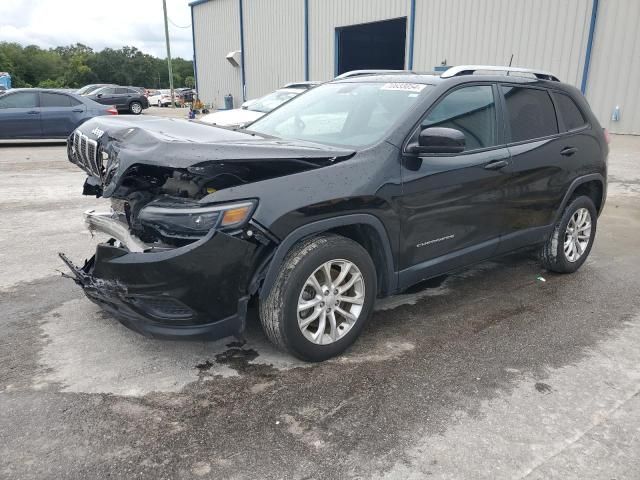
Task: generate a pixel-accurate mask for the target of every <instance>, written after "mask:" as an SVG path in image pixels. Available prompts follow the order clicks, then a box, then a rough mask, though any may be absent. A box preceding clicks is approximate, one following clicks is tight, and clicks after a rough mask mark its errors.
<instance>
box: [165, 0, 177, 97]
mask: <svg viewBox="0 0 640 480" xmlns="http://www.w3.org/2000/svg"><path fill="white" fill-rule="evenodd" d="M162 9H163V10H164V37H165V39H166V40H167V64H168V65H169V88H170V89H171V108H176V99H175V95H174V93H173V68H172V67H171V47H170V46H169V22H168V21H167V0H162Z"/></svg>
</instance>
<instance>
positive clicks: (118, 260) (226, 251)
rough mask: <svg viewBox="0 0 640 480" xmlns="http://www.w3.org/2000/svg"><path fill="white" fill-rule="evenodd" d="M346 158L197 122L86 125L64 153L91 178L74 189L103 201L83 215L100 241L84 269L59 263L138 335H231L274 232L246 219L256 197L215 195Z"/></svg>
mask: <svg viewBox="0 0 640 480" xmlns="http://www.w3.org/2000/svg"><path fill="white" fill-rule="evenodd" d="M351 154H352V152H348V151H327V150H326V149H322V148H318V147H316V146H313V145H304V144H302V145H299V144H287V143H286V142H281V141H277V140H271V139H265V138H256V136H255V135H251V134H247V133H242V132H236V131H233V130H227V129H220V128H216V127H212V126H209V125H203V124H198V123H197V122H195V123H194V122H186V121H174V120H170V119H157V118H151V119H144V118H143V119H139V118H136V119H131V120H129V119H127V120H125V119H122V120H119V121H115V122H114V121H112V120H111V119H99V120H98V119H96V120H91V121H89V122H87V123H85V124H84V125H83V126H81V127H80V128H79V129H78V130H76V131H75V132H74V133H73V134H72V135H71V137H70V138H69V140H68V155H69V160H70V161H71V162H73V163H75V164H76V165H78V166H79V167H81V168H82V169H83V170H85V171H86V172H87V174H88V178H87V180H86V181H85V185H84V189H83V193H84V194H85V195H95V196H96V197H106V198H110V201H111V205H110V207H111V208H109V209H108V210H106V211H104V212H97V211H94V210H91V211H88V212H86V213H85V222H86V225H87V227H88V228H89V230H90V231H92V232H96V233H99V234H102V235H105V236H106V238H107V239H108V240H107V241H105V242H103V243H100V244H99V245H98V247H97V250H96V253H95V255H94V256H93V257H92V258H91V259H89V260H88V261H86V262H85V264H84V265H83V266H82V267H78V266H76V265H74V264H73V263H72V262H71V261H70V260H69V259H68V258H67V257H66V256H65V255H63V254H61V258H62V259H63V260H64V262H65V263H66V264H67V266H68V267H69V268H70V269H71V271H72V273H73V278H74V280H75V281H76V283H78V284H79V285H80V286H81V287H82V288H83V289H84V291H85V293H86V295H87V297H89V299H91V300H92V301H94V302H95V303H97V304H98V305H100V306H101V307H102V308H104V309H105V310H107V311H108V312H110V313H112V314H113V315H114V316H116V317H117V318H118V319H119V320H120V321H121V322H122V323H124V324H125V325H126V326H128V327H130V328H132V329H134V330H136V331H138V332H140V333H143V334H145V335H149V336H154V337H172V338H186V337H189V338H203V337H204V338H221V337H225V336H229V335H236V336H238V335H240V334H241V332H242V331H243V329H244V318H245V312H246V305H247V301H248V299H249V296H250V293H251V292H250V288H249V283H250V281H251V279H252V276H253V274H254V273H255V272H256V269H257V268H258V265H263V264H264V262H265V260H266V259H268V258H269V255H270V254H271V252H272V251H273V248H274V246H275V245H276V244H277V239H275V238H274V237H273V236H271V235H270V234H269V232H268V231H267V230H266V229H264V228H263V227H262V226H261V225H259V224H258V223H257V222H255V220H253V219H252V217H253V215H254V212H255V211H256V209H257V208H258V203H259V200H258V199H256V198H242V197H241V196H239V198H238V199H237V200H235V201H225V202H219V201H218V202H217V201H216V192H217V191H219V190H228V189H231V188H233V187H237V186H241V185H243V184H246V183H253V182H258V181H264V180H268V179H270V178H274V177H278V176H283V175H290V174H292V173H297V172H301V171H304V170H309V169H314V168H319V167H321V166H323V165H329V164H331V163H333V162H335V161H337V160H339V159H341V158H347V157H349V156H350V155H351Z"/></svg>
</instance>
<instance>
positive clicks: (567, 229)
mask: <svg viewBox="0 0 640 480" xmlns="http://www.w3.org/2000/svg"><path fill="white" fill-rule="evenodd" d="M584 211H587V212H588V214H589V217H588V218H587V219H586V220H587V221H588V222H589V225H590V227H589V229H588V232H589V238H588V239H587V240H586V242H585V241H584V236H585V235H584V233H585V232H586V231H587V230H586V227H585V225H586V223H584V224H583V225H582V226H581V227H580V228H578V229H577V230H579V231H578V232H577V234H578V235H579V234H580V232H582V234H583V235H582V236H579V237H577V238H578V239H580V238H582V239H583V243H581V245H583V244H584V246H583V247H577V248H576V250H575V252H581V253H580V254H579V257H577V258H576V257H575V256H573V255H574V251H573V250H572V249H571V248H569V253H567V251H566V250H565V247H566V245H567V243H566V242H568V238H569V236H572V235H576V234H575V233H574V232H575V230H576V229H575V228H572V226H573V225H576V220H578V221H584V218H582V217H580V215H581V214H582V212H584ZM572 219H573V220H574V221H573V222H572ZM570 222H572V223H571V225H570ZM597 223H598V213H597V211H596V207H595V205H594V204H593V200H591V198H589V197H585V196H580V197H576V198H574V199H572V200H571V201H570V202H569V205H567V207H566V208H565V209H564V212H563V213H562V217H561V218H560V220H559V221H558V223H557V224H556V225H555V228H554V229H553V232H552V233H551V236H550V237H549V238H548V239H547V241H546V242H545V244H544V245H543V246H542V249H541V252H540V258H541V261H542V266H543V267H544V268H545V269H547V270H549V271H551V272H557V273H573V272H575V271H576V270H578V269H579V268H580V267H581V266H582V264H583V263H584V262H585V260H586V259H587V257H588V256H589V253H590V252H591V247H592V246H593V241H594V239H595V236H596V227H597ZM575 238H576V237H574V239H575ZM573 243H574V245H576V242H575V240H574V242H573ZM585 243H586V244H585ZM572 256H573V258H572Z"/></svg>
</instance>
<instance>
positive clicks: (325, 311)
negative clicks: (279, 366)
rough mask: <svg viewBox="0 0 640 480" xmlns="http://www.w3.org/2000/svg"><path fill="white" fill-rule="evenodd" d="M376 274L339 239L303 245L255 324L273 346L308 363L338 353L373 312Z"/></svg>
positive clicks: (358, 250)
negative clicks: (258, 322) (259, 324)
mask: <svg viewBox="0 0 640 480" xmlns="http://www.w3.org/2000/svg"><path fill="white" fill-rule="evenodd" d="M376 291H377V283H376V271H375V267H374V265H373V261H372V260H371V257H370V256H369V254H368V253H367V251H366V250H365V249H364V248H362V246H360V245H359V244H358V243H356V242H354V241H352V240H349V239H348V238H344V237H341V236H338V235H321V236H317V237H312V238H309V239H306V240H303V241H302V242H300V243H299V244H297V245H296V246H294V247H293V248H292V250H291V251H290V252H289V253H288V254H287V257H286V258H285V260H284V262H283V265H282V268H281V270H280V273H279V274H278V277H277V278H276V281H275V283H274V286H273V288H272V289H271V291H270V292H269V293H268V294H267V295H266V297H264V298H261V299H260V321H261V322H262V326H263V328H264V331H265V333H266V335H267V337H268V338H269V340H271V341H272V342H273V343H274V344H275V345H276V346H278V347H279V348H281V349H283V350H286V351H288V352H290V353H291V354H293V355H295V356H296V357H298V358H300V359H302V360H307V361H315V362H317V361H322V360H326V359H328V358H331V357H333V356H335V355H338V354H340V353H341V352H343V351H344V350H345V349H346V348H347V347H349V346H350V345H351V344H352V343H353V342H354V341H355V339H356V338H357V337H358V335H359V334H360V331H361V330H362V328H363V326H364V324H365V323H366V321H367V319H368V317H369V316H370V314H371V311H372V309H373V304H374V301H375V297H376Z"/></svg>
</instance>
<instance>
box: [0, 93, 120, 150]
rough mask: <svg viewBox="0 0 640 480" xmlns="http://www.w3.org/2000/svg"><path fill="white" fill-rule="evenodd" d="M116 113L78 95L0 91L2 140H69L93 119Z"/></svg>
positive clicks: (112, 109)
mask: <svg viewBox="0 0 640 480" xmlns="http://www.w3.org/2000/svg"><path fill="white" fill-rule="evenodd" d="M117 113H118V111H117V110H116V109H115V108H113V107H109V106H105V105H100V104H99V103H96V102H94V101H92V100H90V99H88V98H86V97H82V96H81V95H77V94H75V93H70V92H62V91H59V90H49V89H39V88H24V89H22V88H19V89H12V90H9V91H7V92H4V93H2V92H0V140H13V139H39V138H66V137H68V136H69V134H70V133H71V132H72V131H73V130H75V129H76V128H77V127H78V126H80V125H81V124H83V123H84V122H85V121H87V120H89V119H90V118H93V117H96V116H98V115H117Z"/></svg>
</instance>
